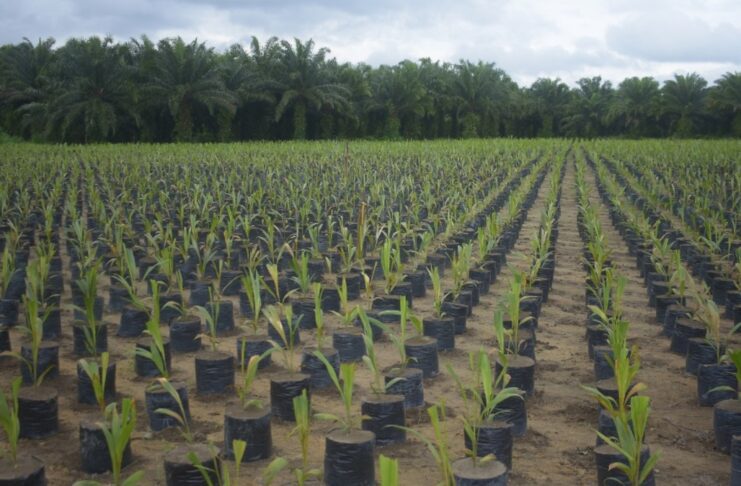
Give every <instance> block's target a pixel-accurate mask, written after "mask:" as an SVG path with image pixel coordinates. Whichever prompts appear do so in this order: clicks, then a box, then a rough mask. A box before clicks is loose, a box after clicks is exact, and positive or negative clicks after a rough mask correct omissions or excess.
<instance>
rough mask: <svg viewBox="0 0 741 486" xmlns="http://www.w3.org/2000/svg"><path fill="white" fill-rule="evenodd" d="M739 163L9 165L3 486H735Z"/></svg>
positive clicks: (321, 147) (596, 149)
mask: <svg viewBox="0 0 741 486" xmlns="http://www.w3.org/2000/svg"><path fill="white" fill-rule="evenodd" d="M740 153H741V142H739V141H615V140H613V141H583V142H577V141H574V142H569V141H563V140H545V139H543V140H489V141H484V140H479V141H436V142H350V143H345V142H320V143H252V144H226V145H195V144H193V145H191V144H173V145H130V146H127V145H100V146H85V147H82V146H43V145H25V144H18V145H16V144H12V145H5V146H0V170H1V171H2V174H3V176H2V178H1V179H0V251H1V252H2V262H1V264H2V265H1V267H0V270H1V271H0V297H2V300H0V322H1V323H2V324H1V326H0V350H2V351H3V355H2V358H0V390H2V396H1V397H0V425H2V433H1V434H0V437H1V438H2V442H1V443H0V445H1V446H2V458H0V484H2V485H10V484H12V485H42V484H49V485H70V484H75V483H76V482H78V481H79V482H80V483H79V484H80V485H89V484H96V483H99V484H115V485H117V486H118V485H129V486H131V485H134V484H142V485H165V484H166V485H217V484H221V485H228V484H232V485H235V484H237V485H243V484H245V485H250V484H275V485H279V484H280V485H282V484H328V485H344V486H350V485H372V484H381V485H387V486H392V485H397V484H405V485H421V484H432V483H440V484H445V485H452V484H456V485H504V484H512V485H594V484H598V485H605V484H626V485H628V484H629V485H652V484H665V485H722V484H734V485H738V484H741V435H740V436H739V437H736V434H741V401H740V400H739V395H738V380H739V377H740V376H741V342H740V340H739V337H738V335H737V334H735V333H734V323H739V321H741V262H740V260H741V249H740V248H741V238H739V225H740V223H741V218H739V215H740V214H741V213H740V211H739V209H740V206H741V198H739V194H740V192H739V189H740V186H741V161H739V154H740Z"/></svg>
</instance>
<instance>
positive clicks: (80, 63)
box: [47, 37, 137, 142]
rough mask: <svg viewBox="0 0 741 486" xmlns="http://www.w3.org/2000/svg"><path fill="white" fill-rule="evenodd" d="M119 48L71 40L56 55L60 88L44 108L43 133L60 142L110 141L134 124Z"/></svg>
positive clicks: (127, 74)
mask: <svg viewBox="0 0 741 486" xmlns="http://www.w3.org/2000/svg"><path fill="white" fill-rule="evenodd" d="M124 49H125V48H124V47H123V46H121V45H114V44H113V39H111V38H110V37H106V38H104V39H100V38H99V37H91V38H89V39H71V40H69V41H68V42H67V43H66V44H65V45H64V47H62V48H61V49H60V50H59V51H58V53H57V56H58V61H59V69H60V73H61V76H60V78H61V80H62V81H63V87H62V88H61V89H60V91H59V93H58V95H57V96H56V97H55V98H54V100H53V101H52V102H51V104H50V107H49V119H48V123H47V130H48V132H49V133H50V134H51V135H52V136H55V137H59V138H60V139H62V140H75V141H82V142H90V141H104V140H109V139H111V138H113V137H114V136H116V135H117V131H119V129H120V128H121V127H122V126H124V125H126V124H129V125H136V124H137V113H136V112H135V111H134V110H133V108H132V107H133V103H132V100H133V87H132V85H131V83H130V82H129V78H130V70H129V68H128V66H126V65H125V63H124V60H123V55H124Z"/></svg>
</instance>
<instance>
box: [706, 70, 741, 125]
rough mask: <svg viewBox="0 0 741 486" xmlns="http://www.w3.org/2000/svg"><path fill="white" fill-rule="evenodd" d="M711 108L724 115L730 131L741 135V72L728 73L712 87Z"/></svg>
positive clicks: (710, 95)
mask: <svg viewBox="0 0 741 486" xmlns="http://www.w3.org/2000/svg"><path fill="white" fill-rule="evenodd" d="M709 98H710V108H712V109H714V110H716V111H718V112H719V113H720V114H722V115H724V116H723V118H725V119H726V122H727V123H728V124H729V127H730V130H729V132H730V133H731V134H732V135H735V136H741V72H739V71H736V72H733V73H726V74H724V75H723V77H721V78H720V79H718V80H716V81H715V86H714V87H713V88H712V89H711V91H710V94H709Z"/></svg>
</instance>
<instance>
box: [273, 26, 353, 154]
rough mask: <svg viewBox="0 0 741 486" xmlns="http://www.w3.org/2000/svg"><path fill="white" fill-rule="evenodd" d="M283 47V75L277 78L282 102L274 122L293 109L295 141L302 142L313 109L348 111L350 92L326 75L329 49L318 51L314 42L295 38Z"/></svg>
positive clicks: (282, 45)
mask: <svg viewBox="0 0 741 486" xmlns="http://www.w3.org/2000/svg"><path fill="white" fill-rule="evenodd" d="M281 47H282V49H281V70H282V72H281V73H280V76H279V77H278V78H275V79H274V81H275V87H276V90H277V92H278V94H279V99H280V101H279V102H278V105H277V106H276V108H275V121H280V120H281V118H283V116H284V115H285V114H286V113H287V112H288V111H289V110H293V138H294V139H296V140H303V139H305V138H306V128H307V115H308V113H309V111H310V110H313V111H314V112H320V111H321V110H324V109H328V110H336V111H347V110H348V107H349V100H350V96H351V93H350V90H349V89H347V87H346V86H345V85H343V84H341V83H339V82H337V81H336V80H334V79H331V78H329V76H328V75H327V69H326V67H327V66H326V64H327V61H326V57H327V54H328V53H329V50H328V49H326V48H321V49H319V50H316V51H315V50H314V41H313V40H311V39H309V40H308V41H306V42H301V41H300V40H299V39H294V42H293V44H291V43H290V42H287V41H283V42H281Z"/></svg>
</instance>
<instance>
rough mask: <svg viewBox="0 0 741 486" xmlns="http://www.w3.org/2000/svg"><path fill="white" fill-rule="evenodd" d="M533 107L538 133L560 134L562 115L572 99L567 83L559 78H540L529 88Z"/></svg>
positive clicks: (542, 134)
mask: <svg viewBox="0 0 741 486" xmlns="http://www.w3.org/2000/svg"><path fill="white" fill-rule="evenodd" d="M527 94H528V96H527V98H529V99H530V101H531V102H532V103H531V107H530V108H531V109H532V110H533V111H534V114H535V116H536V118H537V124H538V125H537V128H536V134H537V135H538V136H539V137H553V136H557V135H559V134H560V131H559V129H560V125H561V117H562V116H563V114H564V111H565V108H566V106H567V105H568V103H569V101H570V100H571V93H570V91H569V87H568V86H567V85H566V83H564V82H562V81H561V80H560V79H559V78H556V79H548V78H538V79H537V80H536V81H535V82H534V83H533V84H532V85H531V86H530V88H529V89H528V92H527Z"/></svg>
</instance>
